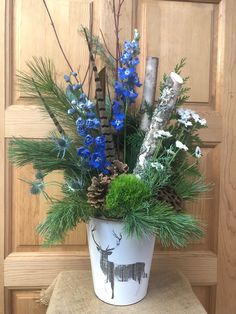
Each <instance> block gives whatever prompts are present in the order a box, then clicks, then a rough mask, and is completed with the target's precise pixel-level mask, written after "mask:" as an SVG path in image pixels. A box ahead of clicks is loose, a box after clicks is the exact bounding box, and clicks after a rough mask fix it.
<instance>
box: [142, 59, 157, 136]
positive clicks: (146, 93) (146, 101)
mask: <svg viewBox="0 0 236 314" xmlns="http://www.w3.org/2000/svg"><path fill="white" fill-rule="evenodd" d="M158 63H159V59H158V58H155V57H151V56H148V57H147V59H146V70H145V80H144V89H143V100H142V105H141V112H142V116H141V121H140V129H141V130H143V131H145V132H146V131H147V130H148V129H149V126H150V123H151V121H150V118H149V115H148V108H149V107H150V109H151V107H152V106H153V103H154V98H155V94H156V85H157V71H158Z"/></svg>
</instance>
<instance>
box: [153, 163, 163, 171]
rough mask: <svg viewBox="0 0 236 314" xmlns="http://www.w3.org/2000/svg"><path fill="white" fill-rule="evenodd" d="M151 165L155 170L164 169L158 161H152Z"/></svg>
mask: <svg viewBox="0 0 236 314" xmlns="http://www.w3.org/2000/svg"><path fill="white" fill-rule="evenodd" d="M151 166H152V167H153V168H155V169H156V170H163V169H164V166H163V165H162V164H161V163H160V162H158V161H156V162H152V163H151Z"/></svg>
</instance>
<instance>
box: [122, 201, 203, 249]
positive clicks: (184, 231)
mask: <svg viewBox="0 0 236 314" xmlns="http://www.w3.org/2000/svg"><path fill="white" fill-rule="evenodd" d="M124 229H125V232H126V233H127V234H128V235H133V234H134V235H135V236H137V237H138V238H140V237H142V236H145V235H146V236H150V235H157V238H158V240H159V241H160V242H161V244H162V245H163V246H165V247H169V246H173V247H175V248H181V247H185V246H186V245H187V244H188V243H189V242H190V241H194V240H198V239H200V238H201V237H202V236H203V235H204V231H203V227H202V226H201V224H200V223H199V221H198V220H197V219H195V218H193V217H192V216H191V215H188V214H185V213H177V214H176V212H174V211H173V209H172V208H171V207H170V206H168V204H166V203H154V204H150V203H149V202H146V203H142V204H141V205H140V206H139V207H136V208H135V209H133V210H132V211H130V212H128V213H127V214H126V216H125V217H124Z"/></svg>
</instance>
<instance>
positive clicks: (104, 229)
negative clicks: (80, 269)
mask: <svg viewBox="0 0 236 314" xmlns="http://www.w3.org/2000/svg"><path fill="white" fill-rule="evenodd" d="M122 228H123V224H122V223H121V222H119V221H116V220H105V219H97V218H91V219H90V221H89V223H88V225H87V233H88V243H89V252H90V259H91V268H92V276H93V285H94V291H95V294H96V295H97V297H98V298H99V299H101V300H102V301H104V302H106V303H110V304H114V305H129V304H133V303H136V302H138V301H140V300H142V299H143V298H144V297H145V295H146V293H147V288H148V281H149V274H150V268H151V262H152V255H153V250H154V244H155V237H150V238H147V237H146V238H143V239H139V240H138V239H137V238H135V237H133V238H130V237H126V236H125V235H124V232H123V230H122Z"/></svg>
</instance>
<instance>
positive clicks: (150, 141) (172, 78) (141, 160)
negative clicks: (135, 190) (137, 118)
mask: <svg viewBox="0 0 236 314" xmlns="http://www.w3.org/2000/svg"><path fill="white" fill-rule="evenodd" d="M182 85H183V80H182V78H181V77H180V76H179V75H178V74H177V73H175V72H171V73H170V75H169V77H168V78H167V80H166V84H165V87H164V89H163V91H162V93H161V96H160V98H159V104H158V106H157V108H156V109H155V111H154V113H153V117H152V121H151V125H150V128H149V131H148V132H147V133H146V135H145V138H144V140H143V144H142V146H141V149H140V154H139V157H138V160H137V164H136V166H135V168H134V171H133V173H134V174H135V175H137V176H139V177H142V172H143V171H145V164H146V163H147V162H148V161H149V160H151V159H152V157H153V155H154V153H155V150H156V147H157V143H158V141H159V137H158V131H160V130H163V129H164V128H165V126H166V124H167V123H168V121H169V120H170V117H171V113H172V111H173V110H174V109H175V105H176V101H177V99H178V96H179V94H180V91H181V87H182Z"/></svg>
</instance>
